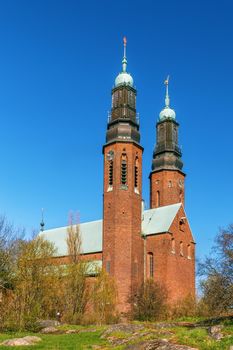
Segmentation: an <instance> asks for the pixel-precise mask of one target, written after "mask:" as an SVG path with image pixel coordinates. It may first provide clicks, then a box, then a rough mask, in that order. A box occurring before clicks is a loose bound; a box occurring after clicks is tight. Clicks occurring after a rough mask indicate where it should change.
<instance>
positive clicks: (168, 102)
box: [164, 75, 170, 107]
mask: <svg viewBox="0 0 233 350" xmlns="http://www.w3.org/2000/svg"><path fill="white" fill-rule="evenodd" d="M169 78H170V77H169V75H168V76H167V79H166V80H165V81H164V84H165V85H166V97H165V106H166V107H169V105H170V98H169V94H168V85H169Z"/></svg>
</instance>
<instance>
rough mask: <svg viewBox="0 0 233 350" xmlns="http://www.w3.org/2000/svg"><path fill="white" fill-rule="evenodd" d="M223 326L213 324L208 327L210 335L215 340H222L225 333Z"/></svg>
mask: <svg viewBox="0 0 233 350" xmlns="http://www.w3.org/2000/svg"><path fill="white" fill-rule="evenodd" d="M222 328H223V326H221V325H217V326H211V327H209V328H208V333H209V335H210V336H211V337H212V338H213V339H215V340H221V339H222V338H223V334H222V333H221V330H222Z"/></svg>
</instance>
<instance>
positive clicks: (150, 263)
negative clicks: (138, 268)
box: [147, 253, 154, 278]
mask: <svg viewBox="0 0 233 350" xmlns="http://www.w3.org/2000/svg"><path fill="white" fill-rule="evenodd" d="M147 277H148V278H153V277H154V255H153V253H148V254H147Z"/></svg>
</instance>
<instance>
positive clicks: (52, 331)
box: [40, 327, 59, 334]
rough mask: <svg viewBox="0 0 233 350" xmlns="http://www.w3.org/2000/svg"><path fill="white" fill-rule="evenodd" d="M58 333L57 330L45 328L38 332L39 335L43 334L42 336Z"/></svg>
mask: <svg viewBox="0 0 233 350" xmlns="http://www.w3.org/2000/svg"><path fill="white" fill-rule="evenodd" d="M58 332H59V329H57V328H55V327H45V328H43V329H41V331H40V333H43V334H51V333H58Z"/></svg>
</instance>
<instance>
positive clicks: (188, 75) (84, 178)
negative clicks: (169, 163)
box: [0, 0, 233, 256]
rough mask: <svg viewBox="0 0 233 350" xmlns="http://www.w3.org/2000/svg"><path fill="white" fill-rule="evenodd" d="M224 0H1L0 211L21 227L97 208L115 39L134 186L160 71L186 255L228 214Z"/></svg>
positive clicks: (229, 32) (230, 123) (147, 144)
mask: <svg viewBox="0 0 233 350" xmlns="http://www.w3.org/2000/svg"><path fill="white" fill-rule="evenodd" d="M232 12H233V5H232V1H230V0H229V1H224V0H223V1H213V0H212V1H187V0H186V1H178V0H176V1H155V0H151V1H148V0H144V1H135V0H130V1H110V0H96V1H71V0H54V1H52V0H46V1H44V0H39V1H36V0H34V1H31V0H27V1H26V0H21V1H18V0H14V1H13V0H9V1H1V4H0V48H1V55H0V61H1V62H0V121H1V137H0V159H1V171H0V204H1V208H0V211H1V213H4V214H6V215H7V217H8V218H9V219H10V220H13V221H14V223H15V224H16V225H20V226H25V227H26V229H27V231H28V232H29V233H30V231H31V229H32V228H38V227H39V222H40V208H41V207H44V208H45V222H46V228H52V227H57V226H61V225H66V224H67V218H68V213H69V211H70V210H73V211H77V210H78V211H79V212H80V217H81V221H88V220H94V219H98V218H101V217H102V183H103V172H102V170H103V159H102V145H103V143H104V141H105V130H106V122H107V111H108V110H109V109H110V104H111V88H112V86H113V83H114V79H115V76H116V75H117V74H118V72H119V71H120V69H121V59H122V37H123V35H126V36H127V38H128V49H127V51H128V63H129V65H128V68H129V71H130V72H131V74H132V75H133V77H134V81H135V84H136V87H137V90H138V99H137V110H138V112H139V113H140V122H141V143H142V145H143V146H144V149H145V150H144V158H143V187H144V190H143V196H144V199H145V201H146V203H149V180H148V175H149V172H150V167H151V159H152V151H153V147H154V143H155V123H156V120H157V118H158V114H159V112H160V110H161V109H162V107H163V105H164V86H163V81H164V78H165V77H166V75H167V74H168V73H169V74H170V76H171V80H170V82H171V84H170V97H171V105H172V107H173V108H174V109H175V110H176V114H177V120H178V122H179V123H180V144H181V145H182V150H183V160H184V163H185V168H184V170H185V172H186V173H187V179H186V211H187V214H188V217H189V220H190V223H191V226H192V229H193V233H194V236H195V238H196V241H197V255H198V256H203V255H204V254H205V253H208V251H209V249H210V246H211V245H212V241H213V237H214V236H215V234H216V232H217V231H218V228H219V226H226V225H227V224H229V223H230V222H232V221H233V205H232V199H233V181H232V180H233V179H232V174H233V161H232V151H233V138H232V129H233V106H232V100H233V89H232V85H233V69H232V62H233V40H232V37H233V28H232Z"/></svg>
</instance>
